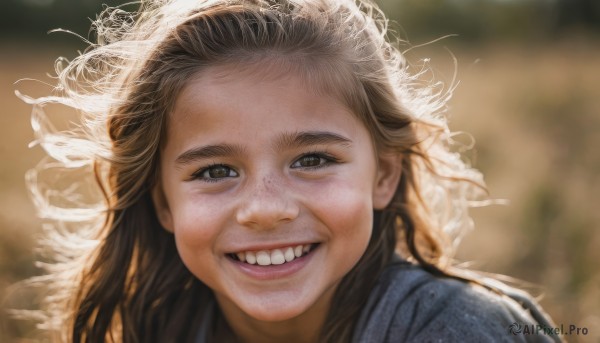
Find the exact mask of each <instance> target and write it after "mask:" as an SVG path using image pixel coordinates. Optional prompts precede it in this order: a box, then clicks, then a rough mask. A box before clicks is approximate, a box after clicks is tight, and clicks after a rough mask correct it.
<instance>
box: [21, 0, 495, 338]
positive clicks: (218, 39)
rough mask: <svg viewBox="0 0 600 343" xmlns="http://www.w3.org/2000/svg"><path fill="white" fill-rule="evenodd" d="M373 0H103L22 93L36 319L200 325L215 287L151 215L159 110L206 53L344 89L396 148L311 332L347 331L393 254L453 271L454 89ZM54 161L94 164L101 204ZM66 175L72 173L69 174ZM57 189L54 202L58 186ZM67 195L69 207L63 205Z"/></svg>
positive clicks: (156, 331)
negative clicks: (384, 182) (397, 168)
mask: <svg viewBox="0 0 600 343" xmlns="http://www.w3.org/2000/svg"><path fill="white" fill-rule="evenodd" d="M387 23H388V22H387V19H386V18H385V17H384V15H383V14H382V13H381V11H380V10H379V9H378V8H377V6H376V5H375V4H374V3H372V2H370V1H366V0H365V1H353V0H279V1H275V0H251V1H248V0H246V1H242V0H194V1H192V0H187V1H186V0H180V1H177V0H173V1H170V0H155V1H147V2H142V4H141V7H140V9H139V11H138V12H127V11H124V10H123V9H119V8H113V9H107V10H106V11H104V12H103V14H102V15H100V16H99V18H98V19H97V20H96V21H95V23H94V29H95V32H96V34H97V43H93V44H92V43H90V44H91V45H90V47H89V48H88V49H87V50H86V51H85V52H84V53H83V54H81V55H80V56H78V57H77V58H75V59H74V60H73V61H71V62H68V63H66V64H65V63H64V62H65V61H64V60H60V59H59V60H58V61H57V64H56V72H57V76H58V77H57V85H56V89H55V93H56V94H55V95H54V96H50V97H44V98H37V99H32V98H27V97H24V96H23V99H25V100H26V101H27V102H29V103H31V104H32V105H33V106H34V110H33V114H32V123H33V128H34V131H35V134H36V142H37V143H39V144H40V145H41V146H42V147H43V148H44V149H45V150H46V151H47V153H48V154H49V155H50V157H51V158H50V159H46V160H44V161H43V162H42V163H41V164H40V165H39V166H38V167H37V168H36V169H34V170H32V171H30V172H29V173H28V175H27V178H28V181H29V187H30V189H31V192H32V194H33V198H34V200H35V202H36V205H37V206H38V208H39V209H40V214H41V215H42V217H44V218H46V219H48V220H50V222H51V223H53V224H51V225H50V224H49V225H48V227H47V228H48V234H47V239H45V240H44V241H43V242H42V243H43V244H45V245H46V246H47V247H50V248H51V249H50V251H51V253H52V257H53V260H54V263H51V264H47V265H46V268H47V270H48V275H46V276H43V277H39V278H38V279H37V281H39V282H41V283H46V284H47V285H48V287H49V289H50V294H49V295H48V296H47V298H46V301H45V306H46V308H45V309H46V317H44V318H43V322H42V324H41V326H42V327H43V328H45V329H48V330H50V331H51V332H54V333H56V336H55V337H56V338H57V340H59V341H66V342H82V341H85V342H104V341H123V342H148V341H160V342H184V341H192V340H193V339H194V335H195V332H194V328H196V327H197V324H198V323H199V322H200V321H201V320H202V318H201V317H200V316H201V313H202V311H199V310H198V309H199V308H202V307H203V306H206V303H207V302H208V301H209V299H210V297H211V296H212V294H211V291H210V289H208V288H207V287H206V286H205V285H203V284H202V283H201V282H200V281H199V280H198V279H196V278H195V277H194V276H193V275H192V274H191V273H190V272H189V271H188V270H187V269H186V268H185V266H184V265H183V263H182V261H181V259H180V257H179V255H178V253H177V250H176V247H175V242H174V238H173V236H172V234H170V233H168V232H167V231H166V230H164V229H163V228H162V227H161V225H160V224H159V222H158V219H157V218H156V214H155V210H154V207H153V204H152V201H151V197H150V192H149V191H150V189H151V188H152V187H153V185H155V183H156V181H157V177H158V175H157V173H158V169H159V168H158V163H159V159H160V156H161V147H162V145H163V144H164V142H165V132H166V125H167V118H168V116H169V113H170V111H171V110H172V108H173V106H174V101H175V99H176V96H177V94H178V93H179V92H180V90H181V89H182V88H183V87H184V86H185V85H186V82H187V81H188V80H189V78H190V76H192V75H194V74H195V73H197V72H198V71H201V70H203V69H206V68H208V67H211V66H216V65H225V64H237V65H241V66H246V65H247V66H253V67H256V66H257V65H258V64H260V65H271V66H275V67H276V68H275V69H277V70H285V71H289V72H295V73H299V74H300V75H301V76H302V77H303V80H305V81H306V84H307V86H309V87H311V88H313V89H315V90H316V91H321V92H327V93H329V94H331V95H334V96H336V97H339V99H341V100H342V101H343V102H344V103H345V104H346V105H347V106H348V107H349V108H350V109H352V110H353V113H354V114H355V115H356V116H357V117H358V118H359V119H360V120H361V121H362V123H364V125H365V127H367V128H368V130H369V132H370V134H371V137H372V140H373V142H374V145H375V147H376V150H377V152H378V153H379V152H388V153H389V152H394V153H397V154H400V155H401V156H402V176H401V180H400V184H399V187H398V189H397V191H396V193H395V196H394V198H393V200H392V202H391V204H390V205H389V206H388V207H387V208H386V209H385V210H383V211H377V212H376V213H375V222H374V227H373V234H372V238H371V241H370V243H369V245H368V247H367V250H366V253H365V254H364V256H363V257H362V258H361V260H360V261H359V262H358V264H357V265H356V266H355V267H354V268H353V269H352V270H351V271H350V272H349V273H348V274H347V275H346V276H345V277H344V279H343V280H342V282H341V284H340V285H339V288H338V289H337V292H336V294H335V296H334V299H333V304H332V306H331V309H330V312H329V313H328V316H327V319H326V322H325V325H324V327H323V330H322V333H321V339H320V340H321V341H323V342H349V341H350V339H351V337H352V328H353V327H354V325H353V324H354V323H355V322H356V320H357V319H358V315H359V313H360V310H361V308H362V306H363V305H364V302H365V301H366V298H367V296H368V294H369V292H370V291H371V289H372V287H373V283H374V280H376V279H377V276H378V274H379V273H380V272H381V271H382V270H383V268H384V266H385V265H386V264H387V263H389V261H390V259H391V258H392V256H393V254H394V252H395V251H396V252H398V253H400V254H401V255H402V256H403V257H404V258H406V259H408V260H411V261H413V262H414V263H418V264H420V265H422V266H423V268H425V269H427V270H428V271H430V272H432V273H435V274H438V275H450V274H453V272H452V266H451V263H450V262H451V260H452V256H453V250H454V245H455V242H457V240H458V239H459V238H460V236H461V234H462V233H463V232H464V231H465V230H468V229H469V228H470V227H471V226H472V222H471V219H470V217H469V216H468V208H469V206H470V205H471V201H472V200H475V199H478V197H480V196H481V195H482V194H483V193H484V192H482V190H484V188H483V181H482V178H481V175H480V173H479V172H477V171H476V170H474V169H472V168H470V167H469V166H468V165H466V164H465V163H464V162H463V161H462V160H461V157H460V156H459V154H458V153H455V152H451V145H452V143H453V141H452V133H451V132H450V130H449V129H448V125H447V123H446V119H445V117H444V116H443V114H444V111H445V104H446V101H447V100H448V98H449V96H450V95H451V89H450V90H444V88H443V87H442V85H441V84H431V83H427V82H425V81H423V80H422V79H423V73H425V72H426V71H427V68H426V65H425V66H421V67H419V68H416V69H417V70H416V71H414V70H413V69H415V68H414V67H412V66H411V65H409V63H407V62H406V61H405V59H404V57H403V55H402V53H401V52H400V50H399V48H398V46H396V42H390V39H395V38H394V37H393V35H391V33H389V32H388V29H387ZM54 103H58V104H63V105H66V106H69V107H72V108H74V109H75V110H77V112H78V113H79V114H80V115H81V118H82V120H81V125H80V127H79V128H78V129H76V130H67V131H58V130H55V129H54V128H53V126H52V124H51V119H50V116H49V115H48V114H46V113H45V112H44V106H45V105H47V104H54ZM48 168H66V169H68V170H83V171H85V172H87V173H89V174H92V175H94V177H95V183H96V184H97V185H98V189H99V190H100V192H99V194H101V199H102V200H101V201H100V202H99V203H98V204H96V205H90V204H85V205H79V206H78V205H77V203H78V202H77V199H78V198H77V197H76V196H75V194H74V193H75V192H76V191H77V190H76V189H70V190H69V189H67V190H66V191H65V192H63V194H58V193H57V192H48V191H47V190H46V189H45V185H44V184H43V182H41V181H40V180H38V173H40V172H44V171H46V170H47V169H48ZM74 187H75V186H74ZM59 195H60V196H62V199H63V200H64V199H67V200H65V201H63V202H58V203H57V202H56V198H57V196H59ZM65 204H66V205H65Z"/></svg>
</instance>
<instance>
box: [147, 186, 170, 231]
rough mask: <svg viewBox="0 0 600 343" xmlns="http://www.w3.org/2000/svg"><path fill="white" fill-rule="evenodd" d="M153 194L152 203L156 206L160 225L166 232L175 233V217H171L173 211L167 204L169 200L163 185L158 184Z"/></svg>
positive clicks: (153, 189) (153, 188)
mask: <svg viewBox="0 0 600 343" xmlns="http://www.w3.org/2000/svg"><path fill="white" fill-rule="evenodd" d="M151 193H152V194H151V195H152V203H153V204H154V210H155V212H156V216H157V217H158V221H159V222H160V225H162V227H163V228H165V230H167V231H169V232H170V233H173V231H174V230H173V216H172V215H171V210H170V209H169V204H168V202H167V198H166V197H165V192H164V191H163V188H162V184H161V183H160V182H158V183H157V184H156V185H155V186H154V187H152V191H151Z"/></svg>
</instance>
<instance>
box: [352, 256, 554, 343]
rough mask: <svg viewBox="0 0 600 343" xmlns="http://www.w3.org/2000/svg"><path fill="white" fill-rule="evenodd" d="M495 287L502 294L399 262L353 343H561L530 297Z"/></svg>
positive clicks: (385, 276)
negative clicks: (552, 333)
mask: <svg viewBox="0 0 600 343" xmlns="http://www.w3.org/2000/svg"><path fill="white" fill-rule="evenodd" d="M495 286H496V287H495V288H499V287H500V288H501V290H499V292H496V291H491V290H489V289H487V288H484V287H482V286H478V285H474V284H469V283H466V282H462V281H458V280H455V279H451V278H440V277H436V276H433V275H432V274H430V273H428V272H426V271H424V270H423V269H422V268H420V267H418V266H415V265H413V264H410V263H408V262H405V261H402V260H399V259H395V260H394V262H392V263H391V264H390V265H389V266H388V267H387V268H386V269H385V270H384V272H383V273H382V275H381V277H380V278H379V280H378V283H377V285H376V286H375V288H374V289H373V291H372V292H371V295H370V296H369V299H368V300H367V304H366V306H365V307H364V308H363V310H362V313H361V315H360V318H359V321H358V325H357V326H356V328H355V330H354V339H353V343H367V342H368V343H392V342H423V343H425V342H560V341H561V340H560V338H559V337H557V336H552V335H549V334H548V335H547V334H545V333H544V331H543V330H540V329H539V328H541V327H545V328H548V330H546V332H548V331H549V329H550V328H553V327H554V326H555V325H554V324H552V322H551V321H550V320H549V317H548V316H547V315H546V314H545V313H544V312H543V311H542V309H541V308H540V307H539V305H537V304H536V302H535V301H534V300H533V299H532V298H531V296H529V295H528V294H527V293H525V292H523V291H520V290H516V289H513V288H510V287H508V286H506V285H503V284H500V283H498V284H497V285H495ZM538 325H539V326H540V327H538ZM526 326H527V327H526Z"/></svg>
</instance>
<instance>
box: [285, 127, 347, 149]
mask: <svg viewBox="0 0 600 343" xmlns="http://www.w3.org/2000/svg"><path fill="white" fill-rule="evenodd" d="M276 142H277V143H276V144H275V148H276V149H285V148H300V147H303V146H310V145H325V144H341V145H344V146H348V147H349V146H351V145H352V140H350V139H349V138H346V137H343V136H340V135H338V134H336V133H333V132H328V131H305V132H294V133H283V134H281V136H279V138H278V139H277V140H276Z"/></svg>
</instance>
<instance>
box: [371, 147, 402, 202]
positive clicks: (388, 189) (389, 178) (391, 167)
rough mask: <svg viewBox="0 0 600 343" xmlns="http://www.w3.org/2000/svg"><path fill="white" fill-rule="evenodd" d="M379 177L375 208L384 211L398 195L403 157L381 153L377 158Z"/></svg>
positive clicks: (376, 184)
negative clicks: (395, 195)
mask: <svg viewBox="0 0 600 343" xmlns="http://www.w3.org/2000/svg"><path fill="white" fill-rule="evenodd" d="M377 162H378V163H377V167H378V169H377V175H376V179H375V185H374V187H373V208H374V209H375V210H383V209H384V208H386V207H387V205H388V204H389V203H390V201H392V197H393V196H394V194H395V193H396V189H397V188H398V183H399V182H400V175H402V157H401V156H400V155H399V154H397V153H381V154H380V155H379V156H378V158H377Z"/></svg>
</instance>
